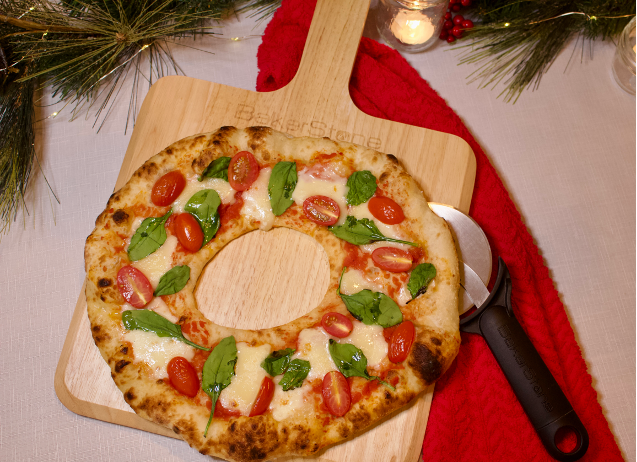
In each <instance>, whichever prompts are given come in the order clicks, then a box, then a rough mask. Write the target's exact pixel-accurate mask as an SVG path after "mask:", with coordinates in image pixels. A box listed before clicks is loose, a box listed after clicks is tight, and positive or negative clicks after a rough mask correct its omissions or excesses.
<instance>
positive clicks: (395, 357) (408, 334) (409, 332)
mask: <svg viewBox="0 0 637 462" xmlns="http://www.w3.org/2000/svg"><path fill="white" fill-rule="evenodd" d="M414 337H416V328H415V327H414V324H413V323H412V322H411V321H403V322H401V323H400V324H398V327H396V330H394V333H393V334H392V336H391V341H390V342H389V353H388V354H387V356H388V357H389V360H390V361H391V362H392V363H402V362H403V361H404V360H405V359H407V356H409V351H410V350H411V345H412V343H414Z"/></svg>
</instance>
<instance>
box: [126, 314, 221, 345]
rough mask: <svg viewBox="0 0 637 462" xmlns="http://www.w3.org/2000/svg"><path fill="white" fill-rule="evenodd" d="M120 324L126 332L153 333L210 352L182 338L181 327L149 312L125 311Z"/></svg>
mask: <svg viewBox="0 0 637 462" xmlns="http://www.w3.org/2000/svg"><path fill="white" fill-rule="evenodd" d="M122 323H123V324H124V327H125V328H126V329H128V330H135V329H136V330H143V331H146V332H154V333H155V334H156V335H157V336H158V337H171V338H174V339H176V340H179V341H181V342H184V343H185V344H186V345H190V346H191V347H193V348H197V349H198V350H204V351H210V348H206V347H202V346H201V345H197V344H196V343H193V342H191V341H190V340H188V339H187V338H186V337H184V334H183V333H182V332H181V326H179V325H177V324H173V323H172V322H170V321H169V320H168V319H166V318H164V317H163V316H160V315H159V314H157V313H155V312H154V311H151V310H126V311H124V312H123V313H122Z"/></svg>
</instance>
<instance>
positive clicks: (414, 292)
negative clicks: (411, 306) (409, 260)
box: [407, 263, 436, 300]
mask: <svg viewBox="0 0 637 462" xmlns="http://www.w3.org/2000/svg"><path fill="white" fill-rule="evenodd" d="M435 277H436V267H435V266H434V265H432V264H431V263H421V264H420V265H418V266H416V267H415V268H414V269H413V270H412V271H411V274H410V275H409V282H408V283H407V289H408V290H409V292H410V293H411V299H412V300H413V299H414V298H416V297H418V296H419V295H422V294H424V293H425V292H427V285H429V283H430V282H431V280H432V279H433V278H435Z"/></svg>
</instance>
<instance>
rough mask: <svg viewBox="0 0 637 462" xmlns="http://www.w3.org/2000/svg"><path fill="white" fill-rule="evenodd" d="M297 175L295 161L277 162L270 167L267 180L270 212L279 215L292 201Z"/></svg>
mask: <svg viewBox="0 0 637 462" xmlns="http://www.w3.org/2000/svg"><path fill="white" fill-rule="evenodd" d="M297 181H298V176H297V173H296V163H295V162H286V161H283V162H279V163H278V164H276V165H275V166H274V168H273V169H272V173H271V174H270V181H269V182H268V194H269V195H270V204H271V205H272V213H274V214H275V215H276V216H279V215H281V214H283V212H285V211H286V210H287V209H288V207H290V205H292V204H293V203H294V201H293V200H292V193H293V192H294V188H296V183H297Z"/></svg>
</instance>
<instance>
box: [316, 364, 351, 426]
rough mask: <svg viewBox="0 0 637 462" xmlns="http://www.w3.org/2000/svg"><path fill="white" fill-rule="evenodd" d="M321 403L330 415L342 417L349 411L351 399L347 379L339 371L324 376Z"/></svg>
mask: <svg viewBox="0 0 637 462" xmlns="http://www.w3.org/2000/svg"><path fill="white" fill-rule="evenodd" d="M323 402H324V403H325V407H327V410H328V411H330V414H332V415H334V416H336V417H343V416H344V415H345V414H346V413H347V411H349V408H350V405H351V403H352V397H351V395H350V391H349V384H348V383H347V379H346V378H345V376H344V375H343V374H341V373H340V372H339V371H332V372H328V373H327V374H325V377H324V378H323Z"/></svg>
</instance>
